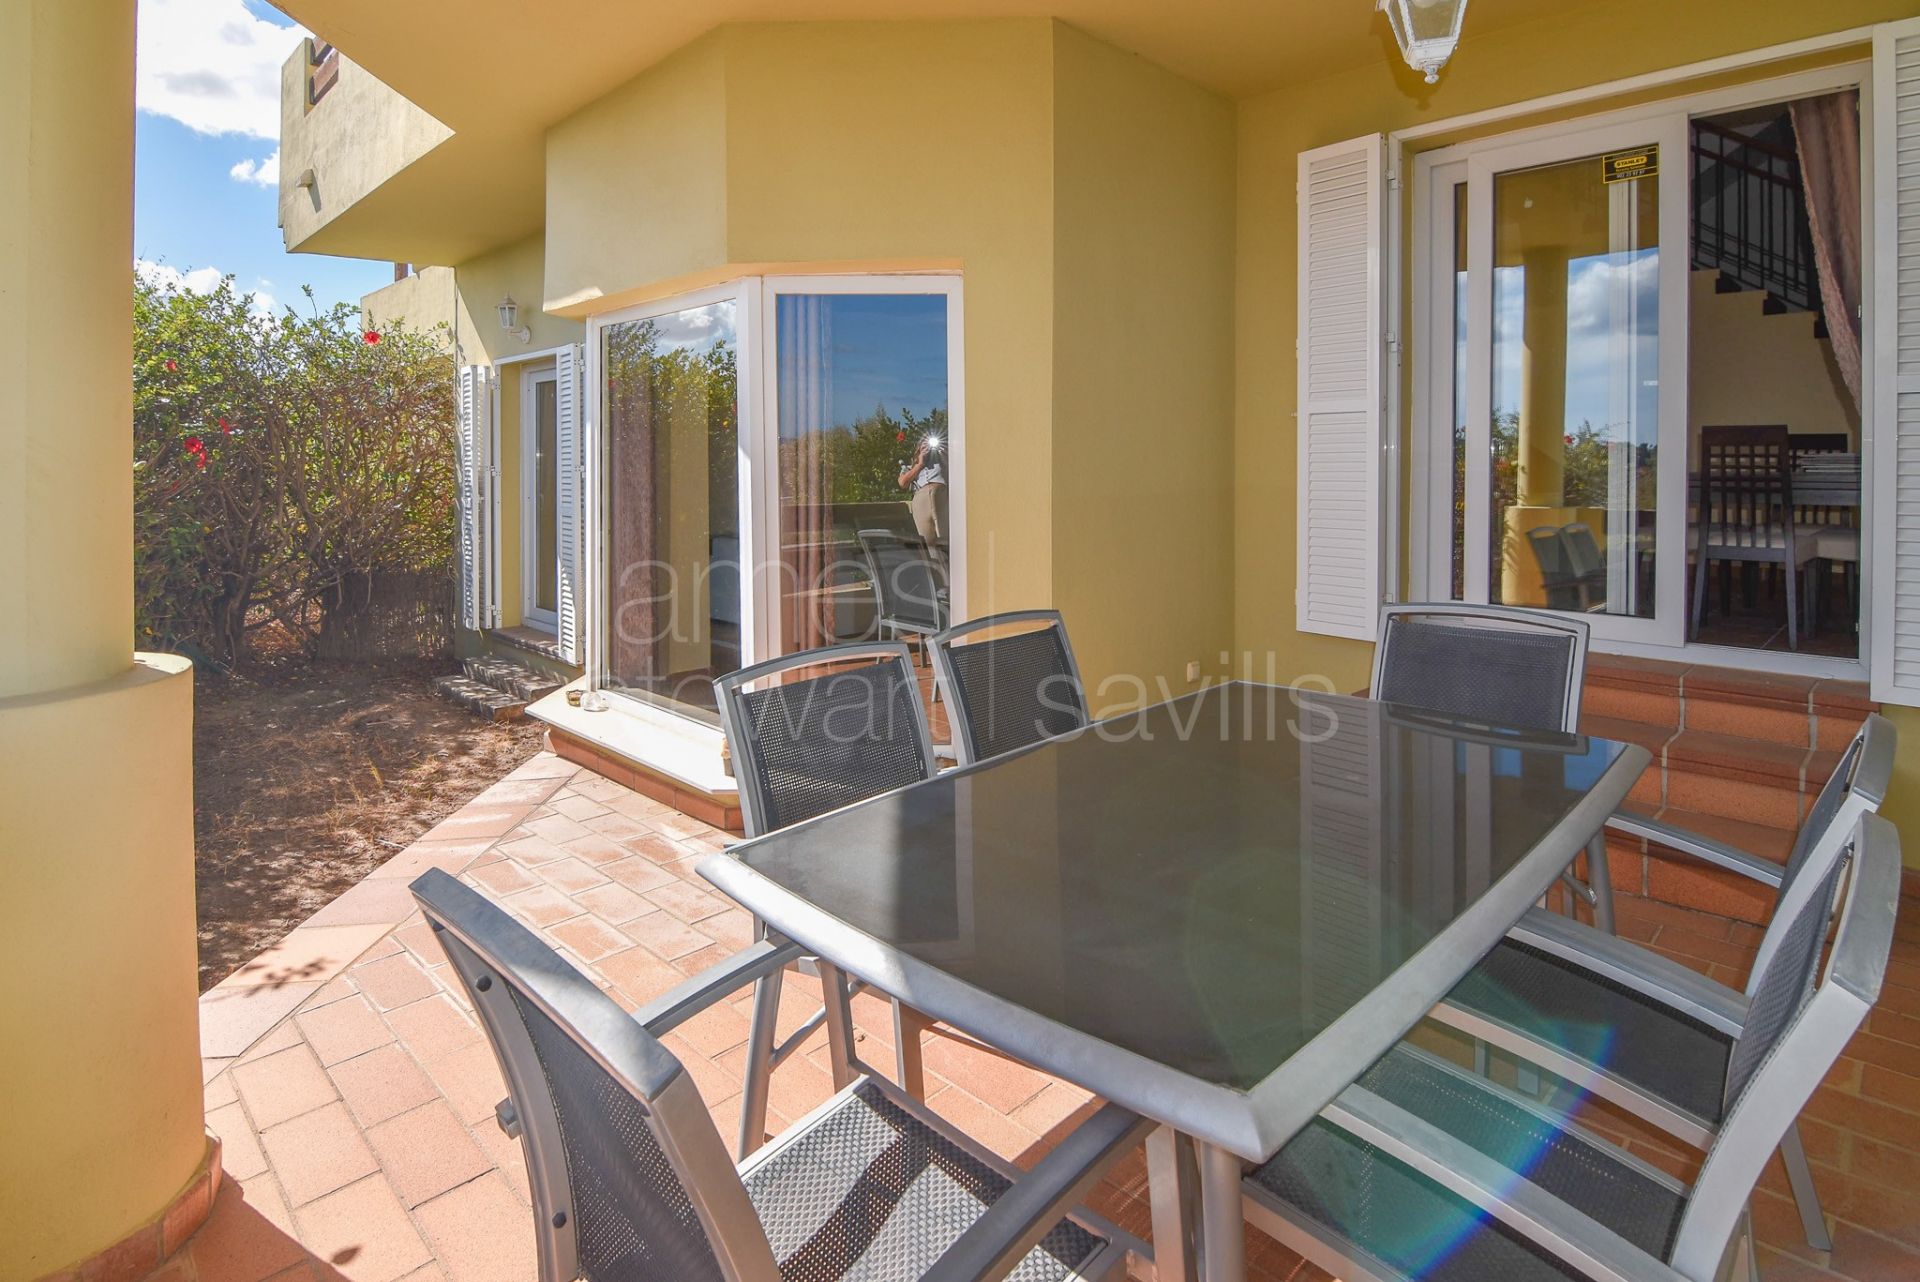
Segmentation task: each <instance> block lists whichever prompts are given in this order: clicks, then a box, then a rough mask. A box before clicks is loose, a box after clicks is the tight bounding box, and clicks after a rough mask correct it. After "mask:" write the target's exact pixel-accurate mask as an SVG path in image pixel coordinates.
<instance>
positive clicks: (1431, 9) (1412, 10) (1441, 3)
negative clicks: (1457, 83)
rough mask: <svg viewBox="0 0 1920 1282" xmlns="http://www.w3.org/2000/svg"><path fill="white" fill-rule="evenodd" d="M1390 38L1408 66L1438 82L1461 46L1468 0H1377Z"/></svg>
mask: <svg viewBox="0 0 1920 1282" xmlns="http://www.w3.org/2000/svg"><path fill="white" fill-rule="evenodd" d="M1379 8H1380V11H1381V12H1382V13H1384V14H1386V15H1387V25H1388V26H1390V27H1392V28H1393V38H1394V41H1395V43H1397V44H1398V45H1399V46H1400V54H1401V56H1402V57H1404V58H1405V59H1406V60H1407V65H1408V66H1409V67H1412V68H1413V69H1414V70H1415V71H1418V72H1420V73H1421V74H1422V75H1424V76H1425V77H1426V78H1427V83H1428V84H1433V83H1434V82H1435V81H1437V80H1439V79H1440V68H1442V67H1444V66H1446V65H1447V59H1449V58H1451V57H1453V50H1454V46H1456V45H1458V44H1459V43H1460V23H1461V22H1462V21H1463V20H1464V19H1465V18H1466V16H1467V0H1380V4H1379Z"/></svg>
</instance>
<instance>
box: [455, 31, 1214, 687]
mask: <svg viewBox="0 0 1920 1282" xmlns="http://www.w3.org/2000/svg"><path fill="white" fill-rule="evenodd" d="M1233 128H1234V121H1233V109H1232V106H1231V104H1230V103H1228V102H1227V101H1226V100H1225V99H1223V98H1220V97H1218V96H1216V95H1214V94H1210V93H1207V92H1206V91H1204V90H1201V89H1198V88H1196V87H1195V86H1193V85H1191V84H1190V83H1188V82H1186V81H1183V80H1180V79H1179V78H1177V77H1175V76H1173V75H1171V74H1169V73H1167V72H1165V71H1163V70H1160V69H1159V68H1157V67H1154V66H1153V65H1152V64H1150V63H1147V62H1145V61H1144V60H1142V59H1139V58H1136V57H1133V56H1131V55H1127V54H1124V53H1122V52H1120V51H1118V50H1116V49H1114V48H1112V47H1111V46H1108V45H1105V44H1102V43H1100V42H1098V41H1095V40H1093V39H1091V38H1090V37H1087V36H1085V35H1083V34H1081V33H1080V32H1078V31H1076V30H1074V29H1072V28H1069V27H1066V26H1063V25H1061V24H1057V23H1054V22H1050V21H1046V20H1040V19H1020V20H1006V21H977V22H945V23H937V24H935V23H917V22H888V23H814V24H755V25H743V26H731V27H726V28H722V29H720V30H718V31H716V32H714V33H712V34H710V35H709V36H707V37H705V38H703V39H701V40H700V41H698V42H696V43H695V44H694V45H692V46H690V47H689V48H687V49H685V50H683V51H681V52H680V53H679V54H676V55H675V56H674V57H673V58H670V59H668V60H667V61H666V62H665V63H663V64H661V65H660V66H659V67H656V68H654V69H653V70H650V71H648V72H646V73H645V74H643V75H641V76H640V77H638V78H637V79H636V80H635V81H633V82H632V83H630V84H628V85H626V86H624V87H622V88H620V89H618V90H616V91H614V92H613V93H611V94H609V95H607V96H606V97H605V98H603V99H601V100H600V101H599V102H597V103H595V104H593V105H592V106H590V107H588V108H586V109H585V110H583V111H581V112H580V113H578V114H577V115H575V116H574V117H572V118H571V119H569V120H567V121H565V122H563V123H562V124H560V125H558V126H556V127H555V128H554V129H553V130H552V131H551V132H550V133H549V136H548V151H547V154H548V171H547V221H548V229H547V239H546V246H547V250H546V279H545V290H546V293H545V297H546V299H547V306H548V307H549V308H551V309H555V310H560V311H564V312H566V313H567V314H569V315H583V314H588V313H591V312H596V311H604V310H611V309H612V308H613V307H614V306H616V305H622V304H625V303H629V302H633V301H638V300H640V299H643V298H650V297H658V296H660V295H662V294H665V293H669V292H674V291H677V290H680V289H684V288H687V287H689V286H691V285H694V284H697V283H704V282H711V281H715V280H721V279H726V278H729V277H733V276H738V275H742V274H747V273H751V272H760V271H776V270H788V271H792V270H803V271H806V270H811V271H830V270H854V271H857V270H865V271H873V270H914V269H919V270H938V269H945V270H951V269H955V268H957V269H959V270H961V271H962V272H963V273H964V280H965V335H964V340H965V349H966V370H965V377H966V444H965V450H966V453H965V460H964V462H965V467H966V502H967V521H968V547H967V568H968V581H967V604H968V609H969V612H970V613H975V614H979V613H987V612H990V611H993V610H1001V609H1010V608H1017V607H1024V606H1036V605H1047V604H1056V605H1059V606H1060V607H1062V608H1063V609H1065V610H1067V612H1068V614H1069V618H1070V621H1071V623H1072V625H1073V627H1074V635H1075V638H1076V642H1077V644H1078V646H1079V648H1080V651H1081V653H1080V658H1081V662H1082V666H1083V668H1084V669H1085V671H1086V672H1087V674H1088V676H1089V678H1090V679H1093V680H1095V681H1098V680H1100V679H1101V678H1104V677H1105V676H1108V675H1110V674H1114V673H1128V674H1133V675H1136V676H1137V677H1139V678H1140V680H1142V681H1144V682H1146V683H1147V684H1148V687H1149V692H1156V693H1157V691H1156V690H1155V689H1154V688H1155V687H1157V685H1158V683H1159V682H1161V681H1163V680H1164V681H1168V682H1171V683H1173V684H1174V685H1175V687H1176V688H1184V687H1185V685H1186V682H1185V677H1184V670H1185V666H1186V663H1187V662H1188V661H1189V660H1198V661H1200V662H1201V663H1202V664H1203V666H1204V669H1205V670H1206V671H1209V672H1213V671H1217V670H1218V669H1219V667H1220V658H1219V656H1220V654H1221V652H1223V651H1224V650H1226V649H1227V648H1228V647H1229V645H1230V643H1231V614H1230V604H1229V603H1230V600H1231V591H1232V579H1231V556H1230V552H1229V550H1228V549H1229V548H1230V540H1231V524H1230V506H1231V479H1230V472H1231V466H1232V460H1231V448H1230V442H1231V431H1230V424H1231V405H1232V370H1231V354H1232V312H1231V305H1230V299H1231V297H1232V291H1233V279H1232V243H1233V217H1234V209H1233V184H1234V176H1233V168H1234V161H1235V154H1234V150H1233ZM461 278H462V291H463V293H465V294H467V296H468V297H469V298H472V297H474V294H473V291H472V290H471V289H469V288H468V286H467V269H466V268H465V267H464V266H463V267H462V269H461ZM1063 450H1066V451H1070V457H1069V455H1068V454H1063V452H1062V451H1063ZM1132 697H1134V696H1131V695H1128V694H1125V693H1123V692H1122V693H1116V698H1120V699H1126V700H1128V701H1130V700H1131V698H1132Z"/></svg>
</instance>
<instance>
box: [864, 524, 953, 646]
mask: <svg viewBox="0 0 1920 1282" xmlns="http://www.w3.org/2000/svg"><path fill="white" fill-rule="evenodd" d="M860 550H861V551H862V552H864V553H865V554H866V558H867V572H868V573H869V574H871V575H872V576H873V599H874V605H875V608H876V609H878V610H879V612H880V621H881V622H882V623H884V624H886V625H888V626H890V627H896V628H907V629H910V630H914V631H920V632H938V631H939V630H940V629H942V628H944V627H946V626H947V600H946V588H947V578H946V575H945V573H944V572H943V571H942V570H941V569H940V566H939V564H938V563H937V562H936V561H935V560H934V559H933V556H932V554H931V553H930V552H928V550H927V545H926V544H925V543H923V542H921V541H920V540H919V539H917V538H913V539H909V538H905V537H903V536H901V535H898V534H895V533H894V532H893V531H891V530H861V531H860Z"/></svg>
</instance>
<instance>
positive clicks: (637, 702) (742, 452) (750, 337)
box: [580, 279, 761, 734]
mask: <svg viewBox="0 0 1920 1282" xmlns="http://www.w3.org/2000/svg"><path fill="white" fill-rule="evenodd" d="M750 284H751V282H750V281H749V280H746V279H741V280H733V281H728V282H726V283H725V284H721V285H713V286H709V287H707V288H705V289H696V290H692V291H689V292H687V293H683V294H674V295H672V296H670V297H666V298H658V299H652V300H649V301H647V302H644V303H638V304H635V305H634V306H632V307H623V308H620V309H619V310H618V311H611V312H603V313H601V314H599V315H597V316H590V317H588V318H587V337H586V367H587V387H586V392H585V394H584V395H582V396H581V398H580V402H581V403H580V418H581V431H582V432H583V434H584V435H583V439H582V444H581V453H582V455H583V456H584V457H585V459H586V469H587V484H586V501H585V502H584V503H583V504H582V519H583V520H584V521H585V522H586V539H585V541H586V555H585V568H586V579H587V590H586V594H585V596H586V601H587V602H588V603H589V604H590V614H589V616H588V618H587V619H586V620H585V626H584V627H582V629H581V631H582V633H583V634H584V639H585V647H584V650H585V652H584V653H583V654H582V656H581V658H582V659H583V660H584V661H585V667H586V673H587V684H588V686H589V687H590V688H592V689H595V690H602V689H607V639H606V629H607V626H608V623H609V622H610V618H609V612H608V589H609V581H608V568H607V559H606V558H607V536H606V521H607V517H608V514H609V511H610V505H609V503H608V497H609V496H608V494H607V478H608V477H609V476H610V475H611V474H612V472H611V468H610V467H609V466H608V463H609V458H610V453H611V450H612V445H613V443H612V441H611V440H610V439H609V437H608V436H607V433H606V424H605V422H604V420H603V415H604V413H605V393H606V375H605V373H604V372H603V366H604V363H605V358H604V356H603V355H602V347H603V346H604V335H603V331H604V330H605V329H606V328H607V326H609V325H621V324H626V323H628V322H630V321H641V320H652V319H654V318H656V317H660V316H671V315H674V314H675V313H677V312H685V311H692V310H695V309H696V308H701V307H710V306H712V305H713V304H715V303H728V302H730V303H732V304H733V305H734V338H735V342H736V344H737V346H736V349H735V353H734V361H735V369H736V371H737V373H736V377H735V397H736V399H735V405H734V413H735V416H736V418H735V426H734V439H735V445H736V448H737V450H738V459H739V497H738V500H737V501H738V503H739V511H740V526H741V529H740V557H741V560H742V561H745V562H746V563H747V564H749V565H757V564H759V559H760V555H761V553H760V548H759V547H758V546H757V544H758V541H759V532H758V529H757V526H758V522H757V521H756V520H755V519H754V518H753V516H752V512H753V506H752V505H753V495H754V485H755V479H754V477H755V473H754V467H753V458H752V449H751V441H752V439H753V437H754V435H755V432H754V428H753V424H754V423H755V422H756V421H757V419H758V416H759V413H760V406H759V391H758V388H757V387H755V386H754V384H755V383H756V382H757V380H755V379H750V378H744V377H740V376H739V375H740V374H744V373H745V372H746V371H747V370H749V369H751V368H752V365H751V364H750V362H752V361H753V360H754V359H756V348H757V343H758V336H759V331H760V293H759V291H758V290H756V289H753V288H750ZM752 598H753V594H752V593H750V592H747V591H745V590H744V585H743V590H742V591H741V593H740V640H741V649H742V653H741V656H740V661H741V664H742V665H743V666H744V665H746V664H749V663H753V662H755V661H756V660H755V659H754V658H753V657H752V655H753V653H754V651H753V650H752V648H751V643H750V640H749V639H750V638H752V637H754V636H755V635H756V634H757V632H758V630H759V628H760V626H761V624H760V621H759V619H758V618H757V611H756V603H755V602H754V601H753V599H752ZM607 692H608V693H609V694H615V695H620V696H621V698H620V704H621V706H622V707H623V708H626V709H628V710H646V711H650V712H654V713H664V714H666V715H668V716H671V717H673V718H674V719H675V720H676V721H678V722H684V723H689V724H696V725H701V726H702V728H708V727H705V726H704V723H700V722H698V721H696V719H695V718H692V717H686V716H682V715H680V714H679V713H677V712H675V710H674V709H673V708H671V707H669V706H667V705H666V704H664V703H655V702H650V701H647V700H642V699H639V698H637V697H633V696H630V695H627V694H625V692H623V691H620V690H608V691H607ZM714 732H715V733H716V734H717V733H718V731H717V729H715V731H714Z"/></svg>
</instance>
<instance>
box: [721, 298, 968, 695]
mask: <svg viewBox="0 0 1920 1282" xmlns="http://www.w3.org/2000/svg"><path fill="white" fill-rule="evenodd" d="M761 286H762V292H761V297H762V304H761V309H762V318H761V324H762V326H764V329H763V331H762V333H763V341H762V344H761V347H762V353H761V371H762V377H763V378H764V380H765V383H764V387H765V389H766V396H765V398H764V399H765V408H764V411H763V422H762V424H761V431H762V433H763V436H762V437H761V438H760V447H761V449H762V450H763V451H764V454H763V457H766V458H773V457H776V455H775V453H774V451H775V450H776V449H777V448H778V443H779V433H780V426H779V422H778V420H779V412H778V409H777V406H778V404H779V396H778V394H777V393H776V392H775V391H774V390H773V389H775V388H777V387H778V385H779V384H778V379H779V353H778V350H777V338H778V336H777V335H776V334H775V333H774V326H775V324H776V323H777V322H776V316H777V313H778V308H777V307H776V306H775V300H776V299H778V297H779V296H780V295H781V294H855V295H860V294H923V295H932V294H940V295H944V296H945V297H946V300H947V512H948V516H949V517H950V518H951V520H952V522H953V529H952V531H951V532H950V533H949V535H948V539H947V542H948V574H947V577H948V588H949V591H950V592H951V594H952V599H951V601H950V603H949V615H950V617H951V620H952V621H953V622H955V623H959V622H961V621H963V620H965V619H967V618H969V617H971V616H969V615H968V613H967V489H966V485H967V481H966V477H967V468H966V437H967V409H966V399H967V398H966V382H967V380H966V346H965V331H966V316H965V313H964V279H963V277H962V276H961V275H960V274H959V273H958V272H920V273H889V274H875V275H860V274H846V273H843V274H837V275H820V276H766V277H762V278H761ZM767 473H768V474H767V476H766V477H765V478H764V483H763V487H762V490H763V492H762V495H761V501H762V502H763V503H764V504H766V507H765V511H767V512H768V513H770V514H776V516H775V519H776V520H777V513H778V512H779V511H780V490H779V485H780V478H779V475H778V471H777V469H774V468H769V469H767ZM769 528H771V527H769ZM776 551H777V549H776V548H774V547H772V546H771V545H770V546H769V547H768V548H767V553H768V555H769V558H772V556H773V554H774V553H775V552H776ZM772 563H773V560H772V559H768V560H758V559H756V561H755V564H756V565H771V564H772ZM767 579H768V582H766V583H765V584H764V585H763V590H764V591H765V592H766V593H767V594H768V596H769V598H770V599H768V600H766V601H765V602H764V603H763V608H764V610H765V613H766V616H767V619H768V637H767V643H768V646H769V648H768V649H767V650H766V651H765V657H768V658H771V657H772V656H773V655H776V654H779V653H780V652H781V651H780V648H779V647H780V644H781V640H782V639H781V638H780V637H779V636H778V629H779V618H780V609H779V602H778V600H775V599H771V598H772V597H774V596H776V595H777V593H778V591H779V583H778V576H777V575H769V576H767Z"/></svg>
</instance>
